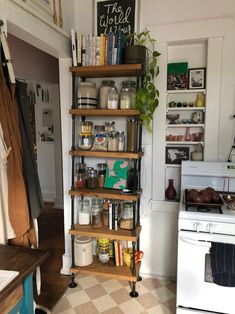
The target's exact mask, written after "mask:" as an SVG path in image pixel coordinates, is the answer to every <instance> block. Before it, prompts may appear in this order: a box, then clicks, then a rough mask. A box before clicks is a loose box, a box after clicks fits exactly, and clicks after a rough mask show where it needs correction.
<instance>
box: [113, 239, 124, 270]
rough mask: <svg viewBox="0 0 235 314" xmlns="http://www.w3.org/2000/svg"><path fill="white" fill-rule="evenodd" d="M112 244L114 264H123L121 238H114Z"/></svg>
mask: <svg viewBox="0 0 235 314" xmlns="http://www.w3.org/2000/svg"><path fill="white" fill-rule="evenodd" d="M113 246H114V263H115V265H116V266H122V265H123V254H122V251H123V243H122V241H121V240H114V241H113Z"/></svg>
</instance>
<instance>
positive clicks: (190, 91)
mask: <svg viewBox="0 0 235 314" xmlns="http://www.w3.org/2000/svg"><path fill="white" fill-rule="evenodd" d="M197 93H203V94H205V93H206V90H205V89H174V90H168V91H167V94H168V95H170V94H197Z"/></svg>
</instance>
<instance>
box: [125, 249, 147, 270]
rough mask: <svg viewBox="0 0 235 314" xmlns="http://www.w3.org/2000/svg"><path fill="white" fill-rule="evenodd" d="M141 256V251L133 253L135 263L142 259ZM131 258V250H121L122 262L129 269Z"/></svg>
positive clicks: (142, 254) (142, 253)
mask: <svg viewBox="0 0 235 314" xmlns="http://www.w3.org/2000/svg"><path fill="white" fill-rule="evenodd" d="M143 256H144V252H143V251H136V252H135V263H138V262H139V261H140V260H141V259H142V258H143ZM132 257H133V252H132V248H127V249H124V250H123V260H124V263H125V264H126V265H127V266H128V267H131V262H132Z"/></svg>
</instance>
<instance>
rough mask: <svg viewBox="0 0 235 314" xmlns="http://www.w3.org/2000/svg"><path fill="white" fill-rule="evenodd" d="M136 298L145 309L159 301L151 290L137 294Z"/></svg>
mask: <svg viewBox="0 0 235 314" xmlns="http://www.w3.org/2000/svg"><path fill="white" fill-rule="evenodd" d="M136 300H137V302H139V303H140V304H141V306H142V307H143V308H144V309H145V310H148V309H150V308H151V307H154V306H156V305H157V304H158V303H159V301H158V300H157V299H156V298H155V297H154V296H153V295H152V293H151V292H148V293H146V294H144V295H141V296H139V297H138V298H137V299H136Z"/></svg>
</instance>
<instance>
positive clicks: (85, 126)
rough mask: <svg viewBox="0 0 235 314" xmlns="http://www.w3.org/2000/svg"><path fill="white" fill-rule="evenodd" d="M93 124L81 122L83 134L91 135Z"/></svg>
mask: <svg viewBox="0 0 235 314" xmlns="http://www.w3.org/2000/svg"><path fill="white" fill-rule="evenodd" d="M92 126H93V123H92V122H91V121H82V122H81V133H85V134H91V133H92Z"/></svg>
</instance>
